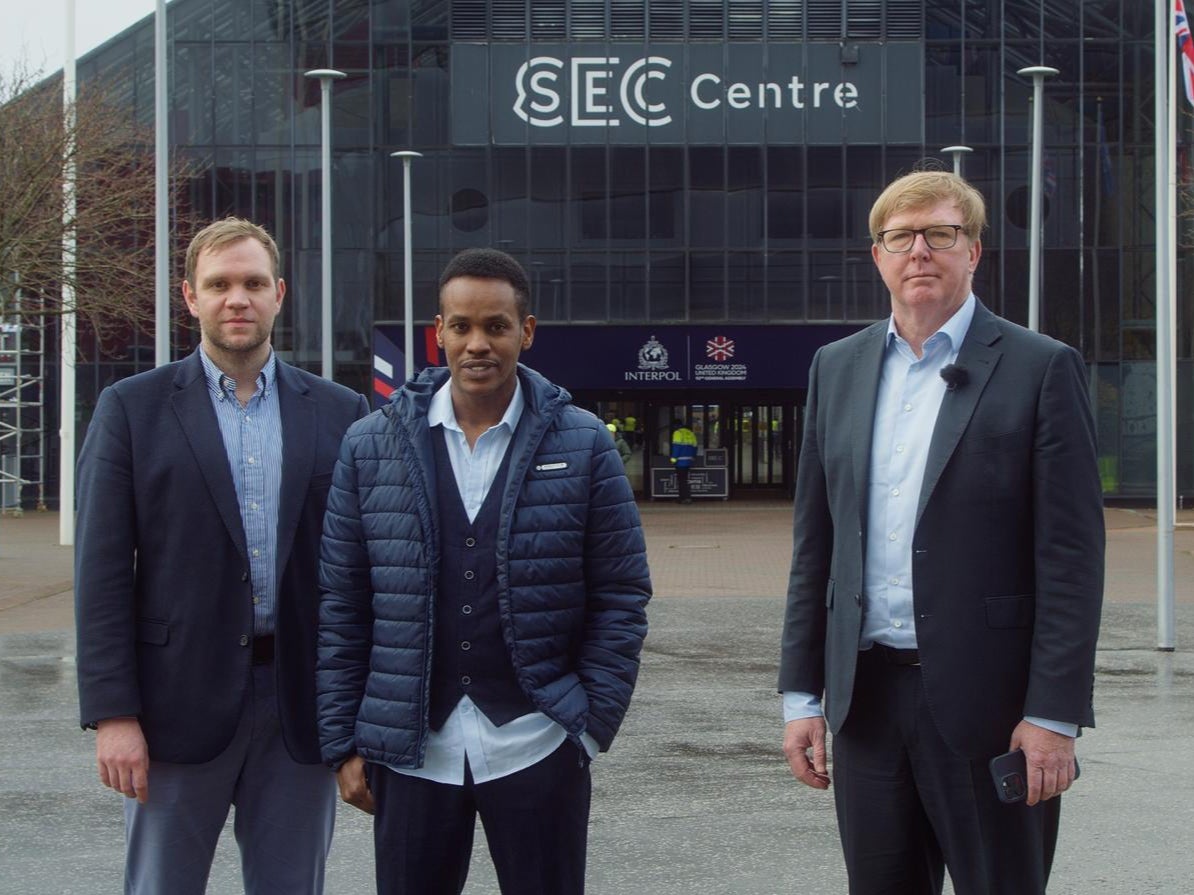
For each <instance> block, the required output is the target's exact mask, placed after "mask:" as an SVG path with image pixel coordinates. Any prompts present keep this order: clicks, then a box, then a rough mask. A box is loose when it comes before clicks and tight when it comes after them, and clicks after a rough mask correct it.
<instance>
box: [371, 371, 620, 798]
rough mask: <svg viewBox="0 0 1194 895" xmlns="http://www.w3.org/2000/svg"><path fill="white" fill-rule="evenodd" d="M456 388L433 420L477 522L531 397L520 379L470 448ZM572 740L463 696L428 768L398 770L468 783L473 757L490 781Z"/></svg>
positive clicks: (432, 742) (530, 718) (533, 719)
mask: <svg viewBox="0 0 1194 895" xmlns="http://www.w3.org/2000/svg"><path fill="white" fill-rule="evenodd" d="M451 389H452V384H451V382H450V381H449V382H446V383H444V385H443V386H442V387H440V389H439V390H438V391H437V392H436V393H435V394H434V395H432V397H431V405H430V407H428V409H427V424H428V425H429V426H443V429H444V443H445V445H446V447H447V449H448V459H449V460H450V461H451V464H452V475H453V476H454V477H455V479H456V487H457V489H458V490H459V491H460V499H461V501H462V502H463V503H464V510H465V512H466V513H467V514H468V518H469V521H470V522H472V521H473V520H474V519H476V518H477V513H478V512H480V510H481V505H482V504H483V503H484V502H485V497H486V495H487V494H488V493H489V489H490V488H491V487H492V486H493V480H494V478H495V477H496V476H497V472H498V469H499V468H500V467H501V465H502V460H503V459H504V458H505V456H506V451H507V450H508V449H509V447H510V441H511V439H512V438H513V437H514V430H515V429H516V428H517V426H518V421H519V419H521V418H522V411H523V407H524V406H525V401H524V399H523V397H522V383H521V382H517V380H516V385H515V387H514V397H512V398H511V399H510V405H509V406H508V407H507V408H506V412H505V414H504V415H503V416H502V419H501V422H499V423H498V424H497V425H496V426H491V427H490V428H489V429H487V430H486V431H484V432H482V433H481V436H480V437H479V438H478V439H477V441H476V443H475V444H474V445H473V447H472V449H471V450H470V449H469V446H468V439H467V438H466V437H465V434H464V430H463V429H461V428H460V424H459V423H458V422H457V421H456V410H455V408H454V407H453V406H452V391H451ZM566 738H567V733H566V731H565V730H564V728H563V727H561V726H560V725H559V724H557V723H556V722H555V721H553V720H552V719H551V718H549V717H547V715H545V714H543V713H542V712H533V713H531V714H528V715H523V716H522V717H520V718H515V719H514V720H513V721H510V722H508V723H506V724H503V725H502V726H501V727H496V726H494V724H493V723H492V722H491V721H490V720H489V719H488V718H486V717H485V713H484V712H482V711H481V710H480V709H479V708H478V707H477V704H476V703H474V702H473V701H472V700H471V699H469V698H468V697H467V696H463V697H461V699H460V702H458V703H456V707H455V708H454V709H452V713H451V714H450V715H448V720H447V721H445V722H444V726H443V727H441V728H440V729H439V730H432V731H429V732H428V735H427V752H426V755H425V756H424V760H423V766H422V767H421V768H392V770H394V771H396V772H398V773H399V774H408V775H410V776H412V777H422V778H424V779H426V780H433V781H435V782H436V783H448V784H451V785H454V786H462V785H463V784H464V766H465V759H467V760H468V767H469V770H470V772H471V773H472V776H473V781H474V782H476V783H485V782H486V781H488V780H496V779H498V778H499V777H505V776H507V775H509V774H513V773H515V772H517V771H521V770H524V769H525V768H529V767H530V766H531V765H533V764H537V763H538V762H540V761H542V760H543V759H545V758H547V756H549V755H551V753H553V752H554V751H555V750H556V749H558V748H559V746H560V744H561V743H563V742H564V740H565V739H566ZM581 740H582V742H583V743H584V746H585V750H586V751H587V752H588V753H589V757H590V758H592V757H594V756H595V755H596V754H597V750H598V746H597V741H596V740H594V739H593V738H592V737H591V736H589V735H588V734H581Z"/></svg>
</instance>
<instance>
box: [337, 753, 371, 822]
mask: <svg viewBox="0 0 1194 895" xmlns="http://www.w3.org/2000/svg"><path fill="white" fill-rule="evenodd" d="M336 782H337V783H338V784H340V798H341V799H343V800H344V801H345V802H347V803H348V804H350V805H352V806H353V807H354V808H360V809H361V810H362V811H364V812H365V813H366V814H372V813H373V793H371V792H370V791H369V782H368V781H367V780H366V779H365V759H363V758H361V756H359V755H354V756H353V757H352V758H350V759H348V761H346V762H344V764H342V765H340V770H338V771H336Z"/></svg>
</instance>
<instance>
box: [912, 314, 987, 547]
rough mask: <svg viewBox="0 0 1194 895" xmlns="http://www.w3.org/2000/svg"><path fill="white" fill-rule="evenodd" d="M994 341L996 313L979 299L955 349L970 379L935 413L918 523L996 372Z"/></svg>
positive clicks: (917, 514) (953, 392)
mask: <svg viewBox="0 0 1194 895" xmlns="http://www.w3.org/2000/svg"><path fill="white" fill-rule="evenodd" d="M997 341H999V326H998V324H997V323H996V318H995V315H994V314H992V313H991V312H990V311H988V310H987V309H986V307H984V306H983V304H982V303H981V302H979V303H978V304H977V306H976V307H975V309H974V319H973V320H971V321H970V329H969V330H968V331H967V333H966V338H965V339H963V340H962V348H961V350H960V351H959V352H958V360H957V363H958V364H959V365H960V366H964V367H965V368H966V371H967V373H968V374H969V381H968V382H967V383H966V384H965V385H960V386H958V387H957V388H956V389H954V390H953V391H947V392H946V393H945V397H944V398H943V399H942V401H941V410H939V411H938V413H937V423H936V425H935V426H934V427H933V438H932V440H931V441H930V442H929V456H928V458H927V460H926V461H925V476H924V481H923V482H922V484H921V488H920V502H919V503H918V504H917V506H916V523H917V524H918V525H919V524H920V517H921V516H922V515H923V514H924V511H925V506H927V505H928V502H929V498H930V497H931V496H932V494H933V489H934V488H935V487H936V486H937V481H938V480H939V479H940V478H941V473H942V472H944V471H945V466H946V464H947V463H949V458H950V457H952V456H953V453H954V450H955V449H956V448H957V446H958V441H959V440H960V439H961V438H962V433H963V432H964V431H966V426H967V425H968V424H969V423H970V417H971V416H973V415H974V408H975V407H977V406H978V399H979V398H980V397H981V396H982V393H983V389H985V388H986V387H987V382H988V381H989V380H990V379H991V374H992V373H994V372H995V367H996V366H998V364H999V359H1000V358H1001V357H1002V356H1003V352H1002V351H1000V350H999V349H998V348H995V347H994V345H995V343H996V342H997Z"/></svg>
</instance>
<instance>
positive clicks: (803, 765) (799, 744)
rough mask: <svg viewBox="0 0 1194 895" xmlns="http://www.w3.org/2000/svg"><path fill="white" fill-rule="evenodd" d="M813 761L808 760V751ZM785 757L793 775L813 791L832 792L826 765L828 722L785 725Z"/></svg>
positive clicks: (801, 721) (818, 720) (806, 720)
mask: <svg viewBox="0 0 1194 895" xmlns="http://www.w3.org/2000/svg"><path fill="white" fill-rule="evenodd" d="M809 749H812V750H813V760H812V762H811V763H810V762H809V760H808V750H809ZM784 755H785V756H786V757H787V759H788V767H790V768H791V769H792V776H793V777H795V778H796V779H797V780H799V781H800V782H801V783H803V784H804V785H805V786H811V787H812V788H813V789H829V773H828V770H827V768H826V765H825V719H824V718H820V717H818V718H798V719H797V720H795V721H789V722H788V723H787V724H785V725H784Z"/></svg>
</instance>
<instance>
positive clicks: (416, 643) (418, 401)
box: [317, 249, 651, 895]
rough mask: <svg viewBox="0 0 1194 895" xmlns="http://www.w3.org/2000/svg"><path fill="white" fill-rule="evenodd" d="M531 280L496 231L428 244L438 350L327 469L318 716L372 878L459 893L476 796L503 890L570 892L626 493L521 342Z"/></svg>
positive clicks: (638, 545)
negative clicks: (443, 261) (369, 848)
mask: <svg viewBox="0 0 1194 895" xmlns="http://www.w3.org/2000/svg"><path fill="white" fill-rule="evenodd" d="M529 292H530V290H529V285H528V283H527V277H526V273H525V272H524V271H523V269H522V267H521V266H520V265H519V264H518V262H516V261H515V260H514V259H513V258H511V257H510V256H508V255H506V254H504V253H502V252H497V251H493V250H489V249H471V250H468V251H465V252H462V253H461V254H459V255H457V256H456V257H455V258H454V259H453V260H452V261H451V262H449V264H448V267H447V268H446V269H445V271H444V273H443V275H442V277H441V278H440V314H439V316H437V317H436V321H435V325H436V335H437V338H438V341H439V345H440V347H442V348H443V349H444V352H445V355H446V358H447V364H448V366H447V369H443V368H434V369H428V370H424V371H423V372H422V373H421V374H419V375H418V376H417V377H415V378H413V379H412V380H411V381H409V382H407V383H406V384H405V385H404V386H403V387H402V388H400V389H399V390H398V391H397V392H395V394H394V396H393V398H392V399H391V401H390V403H389V404H388V405H387V406H386V407H384V408H383V409H381V410H379V411H377V412H375V413H373V414H371V415H370V416H368V417H366V418H365V419H363V420H361V421H359V422H358V423H357V424H355V425H354V426H352V427H351V428H350V429H349V431H348V433H347V435H346V436H345V439H344V444H343V446H342V448H341V452H340V459H339V461H338V462H337V465H336V470H335V474H334V477H333V481H332V489H331V493H330V495H329V498H328V512H327V515H326V517H325V521H324V537H323V553H322V567H321V583H322V587H323V600H322V604H321V609H320V629H319V661H318V673H317V690H318V706H319V731H320V738H321V743H322V748H323V757H324V760H325V761H327V762H328V763H329V764H331V765H332V766H333V767H335V768H337V773H338V779H339V783H340V791H341V796H342V797H343V798H344V800H345V801H347V802H349V803H351V804H353V805H356V806H357V807H359V808H362V809H363V810H366V811H370V812H374V813H375V819H374V833H375V846H376V861H377V884H378V891H379V892H380V893H441V892H455V893H459V892H460V891H461V890H462V889H463V888H464V882H465V878H466V876H467V873H468V863H469V857H470V854H471V851H472V839H473V830H474V825H475V819H476V817H477V815H478V814H479V815H480V817H481V821H482V823H483V824H484V826H485V833H486V839H487V841H488V844H489V851H490V855H491V856H492V858H493V861H494V866H495V868H496V870H497V876H498V880H499V882H500V884H501V889H502V892H504V893H519V895H535V893H542V895H569V893H580V892H583V891H584V865H585V845H586V839H587V831H588V815H589V796H590V779H589V762H590V761H591V760H592V758H593V757H594V756H595V755H596V754H597V752H598V751H599V750H600V751H603V750H606V749H608V748H609V746H610V743H611V741H612V740H613V738H614V735H615V734H616V733H617V730H618V727H619V725H620V724H621V722H622V718H623V716H624V715H625V713H626V708H627V705H628V704H629V702H630V696H631V693H632V692H633V690H634V683H635V679H636V677H637V675H638V662H639V652H640V650H641V648H642V642H643V638H644V637H645V635H646V631H647V622H646V613H645V607H646V603H647V600H648V598H649V597H650V593H651V583H650V579H649V576H648V571H647V561H646V550H645V545H644V543H643V535H642V529H641V526H640V523H639V516H638V510H637V508H636V506H635V503H634V498H633V494H632V492H631V489H630V485H629V483H628V482H627V480H626V476H625V473H624V470H623V466H622V461H621V459H620V458H619V456H618V452H617V449H616V448H615V447H614V443H613V439H612V437H611V436H610V434H609V432H608V431H607V430H606V428H605V426H604V425H603V424H602V423H601V422H600V421H599V420H598V419H597V418H596V417H595V416H593V415H592V414H590V413H588V412H586V411H583V410H580V409H578V408H576V407H573V406H572V405H571V404H570V400H571V398H570V396H569V394H568V392H566V391H565V390H564V389H562V388H560V387H558V386H555V385H553V384H552V383H550V382H548V381H547V380H546V379H544V378H543V377H542V376H540V375H539V374H537V373H535V372H534V371H533V370H530V369H528V368H526V367H524V366H521V365H520V364H519V363H518V357H519V354H520V352H521V351H522V350H524V349H526V348H529V347H530V345H531V342H532V339H533V337H534V332H535V318H534V317H533V316H531V315H530V313H529V307H528V305H529Z"/></svg>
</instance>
